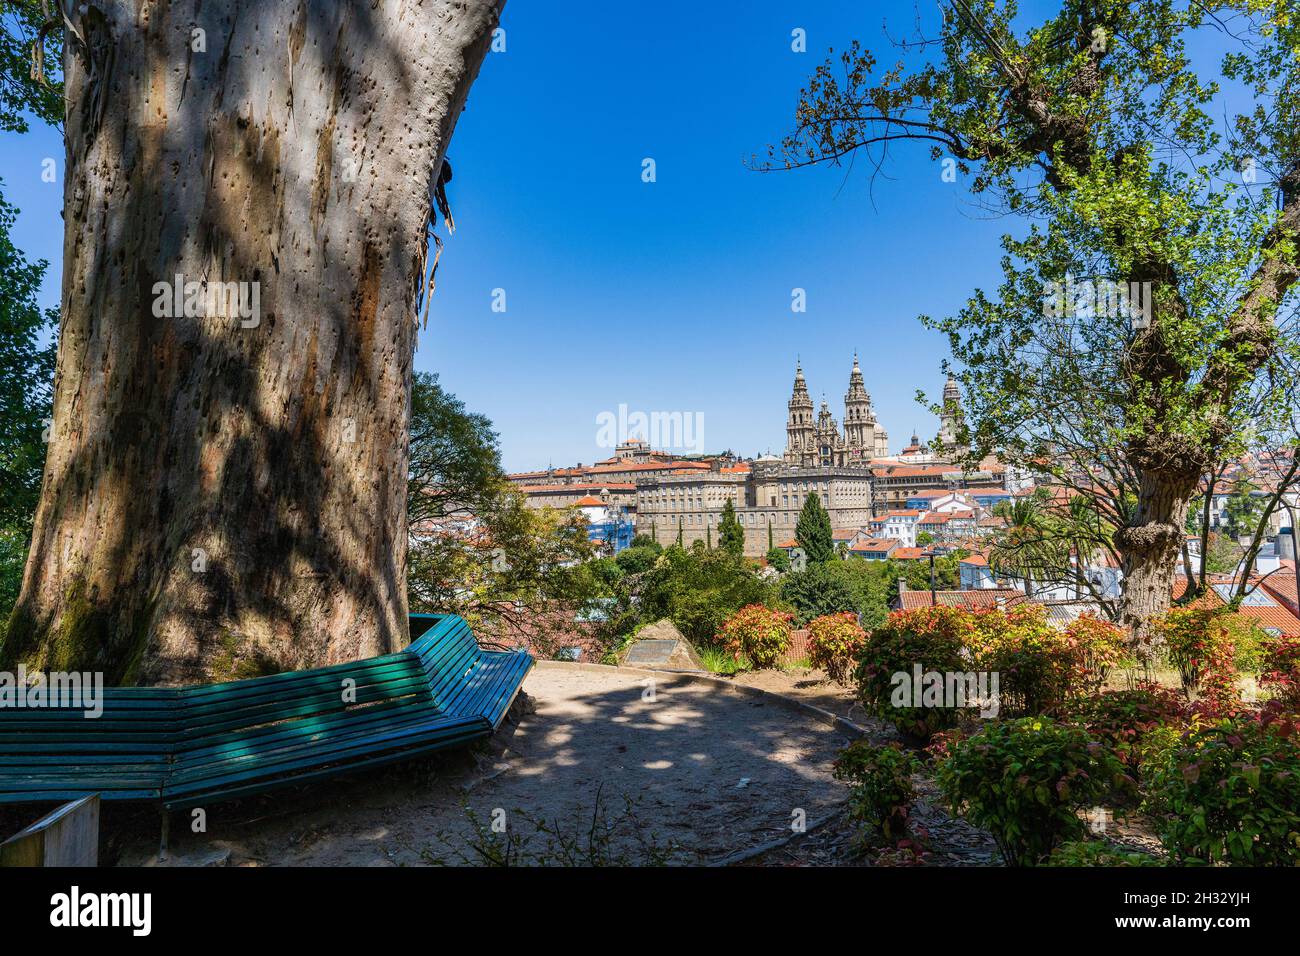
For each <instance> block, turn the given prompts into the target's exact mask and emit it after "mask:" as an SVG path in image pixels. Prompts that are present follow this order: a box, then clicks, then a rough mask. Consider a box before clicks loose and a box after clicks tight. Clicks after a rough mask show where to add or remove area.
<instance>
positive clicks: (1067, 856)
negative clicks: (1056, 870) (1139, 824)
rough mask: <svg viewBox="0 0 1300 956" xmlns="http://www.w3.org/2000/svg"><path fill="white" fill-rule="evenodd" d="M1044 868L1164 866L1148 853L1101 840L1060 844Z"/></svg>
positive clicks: (1072, 841) (1073, 841)
mask: <svg viewBox="0 0 1300 956" xmlns="http://www.w3.org/2000/svg"><path fill="white" fill-rule="evenodd" d="M1043 865H1044V866H1164V863H1163V862H1162V861H1161V860H1160V859H1158V858H1157V857H1154V856H1152V855H1151V854H1150V853H1141V852H1138V851H1136V850H1124V849H1121V848H1120V847H1117V846H1114V845H1112V844H1110V843H1106V842H1104V841H1101V840H1071V841H1069V842H1068V843H1062V844H1061V845H1060V846H1058V847H1057V848H1056V849H1055V850H1053V851H1052V855H1051V856H1049V857H1048V858H1047V862H1046V863H1045V864H1043Z"/></svg>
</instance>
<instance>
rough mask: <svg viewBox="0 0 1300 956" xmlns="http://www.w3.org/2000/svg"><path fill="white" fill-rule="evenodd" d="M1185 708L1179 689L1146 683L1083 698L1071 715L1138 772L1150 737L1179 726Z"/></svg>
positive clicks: (1122, 761) (1076, 701) (1070, 712)
mask: <svg viewBox="0 0 1300 956" xmlns="http://www.w3.org/2000/svg"><path fill="white" fill-rule="evenodd" d="M1182 711H1183V706H1182V701H1180V700H1179V698H1178V696H1177V692H1176V691H1172V690H1169V689H1168V688H1165V687H1161V686H1160V685H1158V684H1155V683H1143V684H1141V685H1139V686H1138V688H1137V689H1136V690H1108V691H1102V692H1101V693H1099V694H1095V695H1092V696H1089V697H1080V698H1078V699H1076V700H1075V701H1074V702H1073V703H1072V704H1071V706H1070V708H1069V716H1070V718H1071V720H1073V721H1074V722H1075V723H1078V724H1080V725H1081V726H1083V728H1084V729H1085V730H1087V731H1088V733H1089V734H1091V735H1092V736H1093V737H1095V738H1096V739H1097V740H1099V741H1101V743H1102V744H1104V745H1105V746H1106V747H1107V749H1109V750H1110V752H1111V753H1113V754H1114V755H1115V757H1116V758H1117V759H1118V760H1119V761H1120V763H1122V764H1124V766H1125V768H1126V769H1128V770H1130V771H1133V772H1136V771H1137V770H1138V769H1139V767H1140V765H1141V762H1142V757H1143V753H1144V750H1143V745H1144V744H1145V743H1146V742H1147V739H1148V738H1149V737H1150V736H1151V735H1152V734H1153V733H1154V732H1155V731H1157V730H1159V729H1160V728H1161V727H1164V726H1168V725H1176V724H1177V723H1178V722H1179V721H1180V720H1181V717H1182Z"/></svg>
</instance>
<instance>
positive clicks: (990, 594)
mask: <svg viewBox="0 0 1300 956" xmlns="http://www.w3.org/2000/svg"><path fill="white" fill-rule="evenodd" d="M898 597H899V599H900V600H899V606H900V607H901V608H902V610H904V611H914V610H916V609H917V608H919V607H930V606H931V602H930V592H929V591H928V590H926V591H904V592H903V593H902V594H900V595H899V596H898ZM934 597H935V602H936V603H938V604H946V605H949V606H951V607H964V608H977V607H998V606H999V602H1001V604H1003V605H1005V606H1008V607H1010V606H1011V605H1013V604H1020V603H1021V602H1023V601H1024V600H1025V594H1024V592H1023V591H1018V590H1016V589H1015V588H983V589H978V590H974V591H936V592H935V594H934Z"/></svg>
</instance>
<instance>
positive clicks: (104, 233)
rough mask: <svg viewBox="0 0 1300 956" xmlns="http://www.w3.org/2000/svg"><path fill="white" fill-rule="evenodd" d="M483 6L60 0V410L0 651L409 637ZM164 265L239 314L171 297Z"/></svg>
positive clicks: (191, 669)
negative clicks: (463, 118)
mask: <svg viewBox="0 0 1300 956" xmlns="http://www.w3.org/2000/svg"><path fill="white" fill-rule="evenodd" d="M499 7H500V3H498V2H490V0H459V2H456V0H373V2H372V0H334V2H330V3H311V2H308V0H297V2H294V0H226V2H223V3H204V2H202V0H176V2H169V3H160V2H150V0H134V2H133V0H97V2H96V0H92V2H90V3H89V4H86V5H81V6H79V7H78V6H77V5H75V4H74V5H72V9H73V13H72V19H71V20H70V21H69V32H68V42H67V45H66V53H65V74H66V78H67V90H68V93H67V96H68V102H67V175H66V179H65V197H64V203H65V205H64V218H65V228H66V236H65V240H64V261H63V302H62V309H63V315H62V328H61V334H60V342H59V357H58V373H57V379H56V386H55V388H56V397H55V409H54V424H53V430H52V436H51V442H50V446H49V453H48V460H47V464H46V470H45V478H44V485H43V492H42V500H41V504H40V507H39V510H38V513H37V516H36V525H35V534H34V540H33V544H32V550H31V554H30V556H29V559H28V563H27V568H26V572H25V575H24V579H23V589H22V594H21V596H20V598H19V601H18V604H17V606H16V608H15V610H14V613H13V617H12V618H11V620H10V625H9V628H8V633H7V636H6V640H5V644H4V646H3V649H2V652H0V659H2V660H3V661H4V662H11V663H12V662H16V661H19V660H23V661H27V662H28V663H29V664H34V665H36V666H43V667H46V668H59V669H68V668H93V669H96V670H101V671H103V672H104V673H105V675H106V678H107V679H108V680H109V681H110V683H111V682H119V681H120V682H134V681H139V682H145V683H150V682H164V683H168V682H176V681H184V680H192V679H209V678H212V677H217V678H220V677H226V676H234V675H236V674H242V673H248V672H251V671H252V670H255V669H257V668H261V667H274V668H295V667H302V666H312V665H320V664H328V663H332V662H337V661H343V660H350V659H355V658H360V657H366V656H370V655H373V654H377V653H383V652H386V651H391V650H394V649H397V648H399V647H401V646H403V645H404V644H405V643H406V640H407V630H406V582H405V567H406V557H405V549H406V518H405V516H406V468H407V450H406V431H407V417H408V405H409V400H410V387H411V362H412V353H413V350H414V344H415V332H416V326H415V318H414V316H415V301H416V297H417V295H418V290H419V288H420V283H421V278H422V275H423V272H424V266H425V263H426V252H427V240H426V235H427V225H428V222H429V217H430V207H431V205H432V203H431V195H432V191H433V187H434V184H435V182H436V177H437V174H438V171H439V169H440V167H441V163H442V158H443V154H444V152H445V150H446V146H447V142H448V139H449V137H450V136H451V133H452V129H453V127H454V125H455V121H456V118H457V116H458V114H459V113H460V110H461V109H462V107H463V104H464V101H465V97H466V94H467V92H468V89H469V86H470V84H471V82H472V81H473V79H474V76H475V75H476V73H477V71H478V67H479V65H480V63H481V62H482V59H483V56H484V54H485V53H486V51H487V48H488V45H489V43H490V40H491V33H492V29H493V28H494V27H495V25H496V22H497V16H498V12H499ZM78 11H79V12H78ZM177 276H180V277H182V282H181V285H182V293H181V294H182V296H183V294H184V292H186V291H190V290H192V289H193V287H190V289H189V290H187V289H186V288H185V285H184V284H185V283H203V282H207V283H209V284H211V283H217V282H223V283H244V284H245V286H244V289H243V292H244V299H243V304H244V305H245V313H250V312H253V310H252V308H251V305H252V304H253V302H254V301H255V302H256V304H257V309H256V313H255V314H251V315H250V314H240V315H234V316H230V315H224V314H219V313H221V312H222V311H223V310H222V309H221V308H220V304H218V308H217V309H215V310H214V309H213V308H211V307H212V306H213V304H214V302H213V301H212V300H211V299H209V301H208V302H206V303H205V306H206V308H204V309H203V310H202V312H203V314H198V315H193V314H190V315H187V314H180V315H175V314H171V315H169V314H167V313H168V312H175V309H174V308H173V306H174V305H175V303H176V298H177V295H176V293H175V290H172V289H171V284H173V283H175V281H176V277H177ZM159 283H165V284H168V285H167V286H166V287H165V289H164V288H163V287H160V286H159ZM202 288H203V287H200V289H202ZM208 288H209V289H210V288H211V286H209V287H208ZM160 289H163V291H161V292H160ZM254 295H256V298H255V299H254ZM182 311H184V310H182ZM225 311H226V312H231V311H234V310H233V309H231V308H230V307H229V305H228V304H227V306H226V309H225ZM160 312H161V313H162V314H159V313H160ZM214 312H216V313H218V314H213V313H214Z"/></svg>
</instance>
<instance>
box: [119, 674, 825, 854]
mask: <svg viewBox="0 0 1300 956" xmlns="http://www.w3.org/2000/svg"><path fill="white" fill-rule="evenodd" d="M643 680H644V679H643V678H642V677H640V676H639V675H635V674H628V673H626V672H620V671H618V670H615V669H613V668H610V669H608V670H605V669H601V670H599V671H597V670H577V669H575V670H566V669H542V668H538V669H536V670H534V671H533V672H532V673H531V674H530V675H529V677H528V679H527V681H526V682H525V684H524V689H525V691H526V693H527V694H528V695H529V696H530V697H531V698H532V699H533V701H534V702H535V707H536V710H535V712H533V713H530V714H526V715H524V716H523V717H522V719H521V720H520V721H519V723H518V724H516V725H511V724H507V725H506V726H505V727H503V728H502V730H501V732H500V733H498V735H497V736H496V737H495V738H494V739H493V740H492V741H491V744H490V746H489V748H488V749H487V750H486V751H485V752H481V753H479V754H478V755H477V757H476V758H474V759H471V758H470V757H467V756H464V755H460V756H456V757H450V758H444V759H443V760H441V761H437V762H435V763H434V764H432V765H430V764H429V763H425V764H420V765H417V766H416V767H415V768H408V769H405V770H401V771H389V772H387V773H379V774H373V775H371V776H369V777H368V778H362V779H350V780H344V781H335V782H330V783H324V784H321V785H319V786H315V787H304V788H300V789H298V790H294V791H288V792H286V793H282V794H278V795H274V796H269V797H266V798H263V799H261V800H256V801H243V802H240V803H238V804H231V805H228V806H223V805H217V806H214V807H212V808H211V809H210V810H209V812H208V818H207V827H208V831H207V833H206V835H198V836H195V835H191V834H189V833H186V832H183V830H184V828H185V825H186V824H187V822H188V821H187V820H182V819H177V820H176V821H175V822H174V824H173V834H175V833H176V832H177V831H178V830H180V831H182V835H181V838H180V839H177V840H176V841H175V842H176V850H177V855H178V857H179V859H180V860H188V861H190V862H199V861H213V862H223V863H228V864H230V865H241V864H243V865H299V866H321V865H324V866H328V865H411V864H414V865H418V864H421V863H440V862H441V863H461V862H465V861H467V860H477V859H478V858H479V855H480V851H481V850H483V851H487V852H489V853H501V854H506V855H509V856H510V859H511V860H512V862H520V863H535V862H538V861H539V860H541V859H543V858H544V859H548V860H553V859H555V858H557V857H570V858H576V859H577V860H579V861H580V860H582V859H583V856H584V854H586V855H589V856H588V858H596V859H599V860H600V861H601V862H626V863H634V864H635V863H645V862H677V863H696V862H704V861H709V860H715V859H718V858H721V857H724V856H727V855H729V854H731V853H733V852H735V851H737V850H740V849H744V848H747V847H751V846H757V845H759V844H762V843H765V842H767V841H769V840H772V839H774V838H777V837H780V836H782V835H783V834H787V833H789V832H790V824H791V821H792V819H793V815H794V814H795V813H796V811H802V812H803V813H804V814H806V816H807V819H809V820H815V819H817V818H818V817H821V816H823V815H825V814H826V813H827V812H828V811H829V809H830V808H831V807H833V806H834V805H835V804H836V803H838V802H839V801H841V800H842V799H843V797H844V795H845V788H844V786H843V785H842V784H840V783H838V782H837V781H835V780H834V779H833V778H832V777H831V761H832V760H834V758H835V755H836V753H837V752H838V751H839V750H840V749H841V748H843V747H844V746H845V744H846V743H847V739H846V738H845V736H844V735H843V734H842V733H840V732H837V731H835V730H832V729H830V728H828V727H827V726H825V725H824V724H821V723H818V722H817V721H815V720H813V719H812V718H811V717H809V716H805V715H804V714H802V713H800V712H799V711H798V710H795V709H791V708H789V707H784V706H779V705H777V704H774V703H772V702H770V701H767V702H765V701H762V700H753V699H750V698H747V697H744V696H741V695H738V694H733V693H727V692H725V691H720V690H719V689H718V688H716V687H713V686H710V685H708V684H704V683H700V682H697V681H692V680H689V679H686V678H682V677H680V676H674V675H664V676H663V677H662V678H660V679H658V680H657V681H656V683H655V687H654V693H653V695H650V694H649V693H647V691H648V688H647V687H646V686H644V685H643ZM598 794H599V795H600V804H601V807H602V810H601V811H600V812H599V813H596V814H595V816H596V820H597V825H596V827H595V830H596V833H597V836H596V837H595V838H592V837H591V833H592V822H593V814H594V812H595V811H596V809H597V795H598ZM471 814H472V816H473V818H474V819H476V820H477V821H478V822H479V824H481V825H482V826H483V827H490V824H491V823H492V822H493V820H494V819H497V820H504V822H505V824H506V832H505V833H504V834H492V833H491V832H490V830H489V832H488V833H487V834H480V835H476V832H475V825H474V824H473V823H472V822H471V818H470V815H471ZM179 816H180V815H178V817H179ZM539 824H540V826H539ZM155 840H156V830H155V831H153V832H152V833H151V832H150V831H149V828H148V827H147V826H145V827H144V828H143V829H142V831H141V832H139V833H138V834H136V835H135V836H134V837H133V838H132V839H130V840H129V841H128V845H127V846H126V847H125V848H124V850H123V853H122V855H121V861H122V862H124V863H140V862H144V861H146V860H148V859H149V858H150V856H152V855H153V853H154V851H155V849H156V843H155V842H154V841H155ZM476 848H477V849H476Z"/></svg>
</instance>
